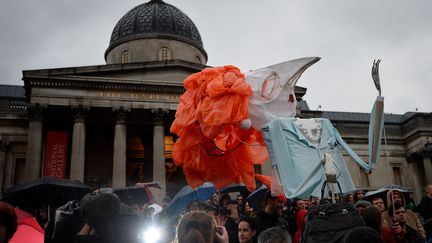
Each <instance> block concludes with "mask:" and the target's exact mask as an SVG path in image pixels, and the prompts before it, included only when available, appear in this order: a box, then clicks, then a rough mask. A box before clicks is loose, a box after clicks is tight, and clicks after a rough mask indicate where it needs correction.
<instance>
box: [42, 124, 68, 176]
mask: <svg viewBox="0 0 432 243" xmlns="http://www.w3.org/2000/svg"><path fill="white" fill-rule="evenodd" d="M67 141H68V133H67V132H51V131H50V132H48V133H47V139H46V146H45V161H44V176H54V177H58V178H65V174H66V162H67Z"/></svg>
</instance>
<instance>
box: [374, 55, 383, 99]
mask: <svg viewBox="0 0 432 243" xmlns="http://www.w3.org/2000/svg"><path fill="white" fill-rule="evenodd" d="M380 62H381V59H378V60H374V62H373V65H372V79H373V81H374V83H375V87H376V89H377V90H378V93H379V96H381V82H380V77H379V64H380Z"/></svg>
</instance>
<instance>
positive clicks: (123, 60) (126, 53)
mask: <svg viewBox="0 0 432 243" xmlns="http://www.w3.org/2000/svg"><path fill="white" fill-rule="evenodd" d="M129 62H130V53H129V51H128V50H126V51H123V53H122V54H121V63H122V64H124V63H129Z"/></svg>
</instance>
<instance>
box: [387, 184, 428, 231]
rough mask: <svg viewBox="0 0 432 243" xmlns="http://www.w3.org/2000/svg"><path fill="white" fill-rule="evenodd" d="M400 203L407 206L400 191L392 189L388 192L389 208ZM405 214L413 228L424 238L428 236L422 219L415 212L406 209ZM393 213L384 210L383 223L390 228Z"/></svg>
mask: <svg viewBox="0 0 432 243" xmlns="http://www.w3.org/2000/svg"><path fill="white" fill-rule="evenodd" d="M396 203H399V204H402V206H403V207H405V198H404V196H403V194H402V193H401V192H400V191H397V190H390V191H388V192H387V208H388V209H390V208H392V207H393V205H394V204H396ZM405 211H406V212H405V214H406V217H407V222H406V223H407V225H409V226H410V227H411V228H413V229H415V230H416V231H417V232H418V233H419V234H420V235H421V237H423V238H426V232H425V230H424V228H423V226H422V224H421V223H420V220H419V219H418V217H417V215H416V214H415V213H413V212H412V211H411V210H408V209H407V210H405ZM390 216H392V215H389V213H388V211H384V212H383V213H382V219H383V220H382V223H383V227H385V228H390V227H392V225H393V222H392V219H391V217H390Z"/></svg>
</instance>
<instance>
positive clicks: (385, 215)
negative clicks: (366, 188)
mask: <svg viewBox="0 0 432 243" xmlns="http://www.w3.org/2000/svg"><path fill="white" fill-rule="evenodd" d="M337 200H338V202H337V203H336V204H334V203H333V204H332V203H331V201H330V200H326V199H323V200H319V199H318V198H315V197H309V198H302V199H296V200H286V199H285V198H283V197H281V196H279V197H274V196H272V195H271V193H270V191H267V192H266V193H265V194H264V196H262V198H261V199H260V202H258V203H257V204H256V205H255V207H256V208H253V207H252V206H251V205H250V204H249V203H248V202H246V200H245V197H244V195H242V194H237V195H236V196H235V198H232V197H231V196H230V195H229V194H221V193H220V192H216V193H215V194H214V195H213V197H212V198H211V199H210V200H207V201H205V202H201V203H199V202H198V201H193V202H191V203H190V204H189V206H188V208H187V209H186V210H185V211H184V212H182V213H180V214H176V215H172V214H170V213H169V212H168V210H167V209H168V207H169V205H170V203H171V199H170V198H169V197H165V198H164V199H163V200H162V205H161V207H162V210H161V211H159V212H158V213H155V209H154V208H153V207H151V206H149V205H146V204H142V205H141V204H139V203H136V202H133V201H131V202H127V203H123V202H121V201H120V199H119V198H118V197H117V196H116V195H115V194H113V193H100V192H93V193H90V194H88V195H86V196H85V197H84V198H83V199H82V200H81V201H80V202H69V203H68V204H67V205H64V206H62V207H59V208H57V210H55V212H53V213H48V212H47V210H46V208H41V209H38V210H37V215H36V218H37V219H38V222H39V223H40V225H41V227H43V228H44V229H45V242H47V243H56V242H62V243H63V242H65V243H68V242H70V243H87V242H89V243H102V242H103V243H111V242H113V243H114V242H132V243H133V242H176V243H190V242H200V243H213V242H219V243H228V242H229V243H237V242H238V243H264V242H265V243H267V242H277V243H289V242H294V243H300V242H306V243H307V242H330V241H332V240H333V241H332V242H354V243H355V242H362V243H367V242H391V243H393V242H412V243H416V242H419V243H420V242H431V241H432V239H431V221H432V185H429V186H427V187H426V192H425V196H424V197H423V199H422V201H421V203H420V204H419V205H417V206H415V205H414V203H413V201H412V200H411V199H409V198H405V196H404V194H403V193H401V192H400V191H398V190H389V191H388V192H387V195H386V197H385V198H382V197H379V196H376V197H372V198H369V199H368V200H369V201H368V200H365V199H364V192H363V191H356V192H355V193H353V194H347V195H345V196H343V197H342V196H339V197H338V198H337ZM334 205H339V206H338V207H339V209H337V210H334V211H331V210H332V209H330V208H333V209H335V208H337V207H335V206H334ZM351 209H352V212H353V213H352V214H350V212H351V211H350V210H351ZM337 211H341V212H343V213H341V214H338V212H337ZM330 212H331V213H330ZM325 214H328V215H325ZM49 215H51V216H49ZM332 215H336V216H334V217H333V216H332ZM348 215H350V216H349V217H348ZM49 217H51V220H50V219H49ZM16 220H17V218H16V215H15V213H14V209H13V207H11V206H10V205H8V204H7V203H5V202H0V243H4V242H8V241H9V240H10V238H11V237H12V236H13V234H14V232H15V230H16V229H17V221H16ZM353 222H355V223H353ZM317 227H318V228H319V227H321V228H319V229H317ZM156 229H157V230H156ZM151 230H153V231H151ZM317 232H318V234H324V233H325V232H327V234H330V239H331V240H322V239H326V238H322V237H328V235H327V236H317V235H318V234H317ZM328 232H333V233H328ZM320 237H321V238H320ZM338 237H340V240H339V238H338ZM317 239H321V240H317Z"/></svg>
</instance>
